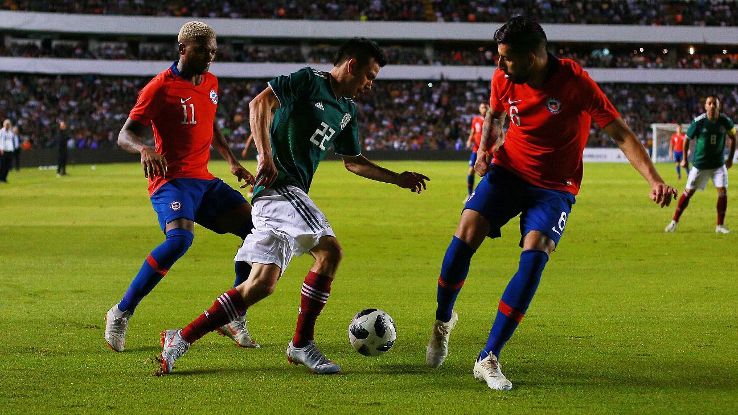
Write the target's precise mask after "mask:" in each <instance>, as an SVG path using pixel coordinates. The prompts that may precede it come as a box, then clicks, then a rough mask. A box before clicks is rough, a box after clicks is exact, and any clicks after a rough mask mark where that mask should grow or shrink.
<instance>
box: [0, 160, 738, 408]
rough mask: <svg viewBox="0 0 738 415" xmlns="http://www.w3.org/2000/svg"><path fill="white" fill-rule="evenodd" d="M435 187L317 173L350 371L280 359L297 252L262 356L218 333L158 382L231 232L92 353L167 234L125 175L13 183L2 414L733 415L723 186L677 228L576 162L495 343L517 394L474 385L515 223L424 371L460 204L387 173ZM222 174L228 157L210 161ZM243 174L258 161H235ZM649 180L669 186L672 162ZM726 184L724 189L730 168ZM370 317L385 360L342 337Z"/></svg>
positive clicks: (629, 185)
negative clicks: (719, 230) (362, 315)
mask: <svg viewBox="0 0 738 415" xmlns="http://www.w3.org/2000/svg"><path fill="white" fill-rule="evenodd" d="M382 164H384V165H386V166H387V167H389V168H392V169H395V170H402V169H410V170H417V171H420V172H423V173H425V174H427V175H428V176H430V177H431V178H432V181H431V182H430V186H429V189H428V191H427V192H425V193H423V194H421V195H416V194H412V193H410V192H407V191H403V190H400V189H398V188H396V187H393V186H389V185H385V184H381V183H375V182H370V181H367V180H364V179H361V178H359V177H356V176H354V175H352V174H350V173H348V172H347V171H345V170H344V169H343V167H342V165H341V164H340V163H338V162H324V163H323V165H322V166H321V169H320V171H319V173H318V175H317V177H316V180H315V182H314V187H313V189H312V190H311V196H312V197H313V199H314V200H315V202H316V203H317V204H318V206H320V207H321V208H322V209H323V211H324V212H325V213H326V215H327V217H328V218H329V220H330V221H331V223H332V225H333V227H334V229H335V231H336V233H337V235H338V238H339V241H340V242H341V244H342V246H343V248H344V252H345V257H344V261H343V263H342V265H341V267H340V269H339V272H338V275H337V278H336V281H335V283H334V284H333V293H332V295H331V298H330V301H329V302H328V304H327V307H326V308H325V310H324V312H323V314H322V315H321V318H320V319H319V320H318V326H317V330H316V332H317V341H318V344H319V345H320V346H321V347H322V349H323V351H324V352H325V353H326V354H327V355H328V356H329V357H330V358H332V359H334V360H335V361H337V362H338V363H340V364H341V365H342V367H343V373H342V374H340V375H337V376H317V375H313V374H310V373H308V372H307V371H306V370H305V369H304V367H294V366H290V365H288V363H287V361H286V359H285V355H284V350H285V348H286V345H287V342H288V341H289V339H290V336H291V335H292V331H293V328H294V324H295V319H296V313H297V307H298V304H299V292H300V284H301V283H302V279H303V276H304V274H305V273H306V271H307V269H308V267H309V265H310V258H309V257H301V258H298V259H296V260H295V261H293V263H292V264H291V265H290V267H289V268H288V270H287V272H286V274H285V275H284V277H283V278H282V280H281V281H280V283H279V285H278V288H277V291H276V292H275V294H274V295H272V296H271V297H270V298H268V299H266V300H265V301H263V302H261V303H259V304H257V305H256V306H254V307H253V308H252V309H251V310H250V314H249V316H250V325H251V331H252V334H253V335H254V336H255V337H256V338H257V340H258V341H259V342H260V343H261V344H262V346H263V348H262V349H260V350H244V349H238V348H236V347H235V346H234V345H233V344H232V343H230V342H229V341H228V340H227V339H225V338H223V337H220V336H218V335H215V334H210V335H208V336H206V337H205V338H203V339H202V340H201V341H200V342H198V343H197V344H195V345H194V346H193V347H192V348H191V349H190V351H189V352H188V353H187V355H186V356H184V357H183V358H182V359H181V360H180V361H178V362H177V367H176V368H175V372H174V373H173V374H172V375H171V376H167V377H154V376H152V373H153V372H154V369H155V364H154V363H153V361H152V357H153V356H155V355H156V354H158V353H159V351H160V348H159V332H160V331H161V330H163V329H167V328H176V327H181V326H183V325H184V324H186V323H187V322H189V321H190V320H191V319H193V318H194V317H196V316H197V315H198V314H199V313H200V312H202V311H203V310H204V309H205V308H207V307H208V306H209V305H210V304H211V302H212V301H213V300H214V299H215V297H216V296H217V295H219V294H220V293H222V292H223V291H225V290H226V289H228V288H229V287H230V285H231V284H232V281H233V271H232V270H233V264H232V258H233V254H234V252H235V250H236V248H237V247H238V246H239V243H240V241H238V240H237V238H236V237H233V236H231V235H216V234H213V233H210V232H209V231H207V230H204V229H202V228H197V229H196V231H195V241H194V245H193V246H192V248H191V249H190V251H189V252H188V253H187V254H186V255H185V257H183V258H182V259H181V260H180V261H179V262H178V263H177V264H176V265H175V266H174V267H173V269H172V271H170V273H169V274H168V275H167V276H166V278H165V280H164V281H163V282H162V283H161V284H160V285H159V286H158V287H157V288H156V289H155V290H154V291H153V293H152V294H151V295H150V296H149V297H147V298H146V299H145V300H144V301H143V302H142V303H141V305H140V307H139V308H138V310H137V312H136V316H135V317H134V318H133V319H132V320H131V324H130V327H129V335H128V339H127V350H126V351H125V352H124V353H114V352H112V351H110V350H108V349H107V348H106V347H105V346H104V344H105V343H104V340H103V315H104V313H105V312H106V311H107V309H108V308H109V307H110V306H111V305H112V304H114V303H115V302H117V301H118V300H119V299H120V297H121V295H122V294H123V292H124V291H125V289H126V287H127V285H128V283H129V281H130V280H131V278H132V277H133V275H135V273H136V271H137V269H138V267H139V266H140V264H141V262H142V261H143V258H144V257H145V256H146V255H147V254H148V252H149V251H150V250H151V249H152V248H153V247H154V246H156V245H157V244H159V243H160V241H161V238H162V236H161V234H160V232H159V230H158V226H157V223H156V219H155V215H154V213H153V211H152V209H151V206H150V204H149V201H148V197H147V194H146V191H145V187H146V186H145V182H144V179H143V177H142V175H141V174H140V168H139V166H138V165H136V164H119V165H98V166H96V168H95V169H93V168H91V167H92V166H89V165H79V166H70V168H69V173H70V175H69V176H67V177H64V178H60V179H57V178H56V177H54V173H53V172H52V171H50V170H37V169H24V170H22V171H21V172H20V173H15V172H11V174H10V177H9V180H10V184H9V185H3V186H2V187H0V212H1V213H2V214H1V215H0V221H2V226H1V227H0V264H1V265H0V403H1V406H0V413H65V414H66V413H105V412H109V413H117V414H125V413H135V414H143V413H164V412H168V413H206V414H212V413H255V414H261V413H290V414H292V413H323V414H325V413H331V414H332V413H352V414H364V413H382V414H395V413H423V414H429V413H465V414H473V413H509V414H528V413H563V414H570V413H581V414H593V413H638V414H641V413H660V414H663V413H738V358H737V357H736V353H737V352H738V284H737V282H736V281H738V280H737V279H736V276H737V275H738V273H737V272H738V271H737V270H738V258H737V257H736V247H738V243H737V242H738V215H737V214H736V212H738V203H737V202H738V200H737V199H736V196H735V194H736V193H735V191H734V190H731V191H730V192H729V209H728V217H727V221H726V222H727V225H728V227H731V226H732V227H733V229H734V233H732V234H729V235H716V234H715V233H714V226H715V191H714V189H712V188H708V190H707V191H706V192H699V193H698V194H697V195H696V196H695V198H694V199H693V200H692V203H691V205H690V207H689V209H688V210H687V212H686V214H685V215H684V217H683V220H682V223H681V224H680V228H679V230H678V232H677V233H675V234H664V232H663V228H664V226H665V225H666V224H667V223H668V222H669V220H670V219H671V215H672V213H673V207H668V208H665V209H659V208H658V207H656V206H655V205H653V204H652V203H651V202H650V201H649V199H648V197H647V195H648V190H649V189H648V187H647V186H646V184H645V182H644V181H643V180H642V179H641V178H640V177H639V176H638V175H637V173H636V172H635V171H634V170H633V169H632V168H630V167H629V166H627V165H619V164H588V165H586V166H585V180H584V184H583V190H582V192H581V193H580V195H579V197H578V201H577V203H576V205H575V206H574V209H573V212H572V215H571V217H570V219H569V223H568V224H567V228H566V233H565V235H564V238H563V239H562V242H561V244H560V246H559V248H558V250H557V252H556V253H554V254H553V256H552V260H551V261H550V262H549V264H548V266H547V268H546V271H545V272H544V274H543V280H542V283H541V286H540V288H539V291H538V294H537V296H536V298H535V300H534V301H533V304H532V305H531V308H530V309H529V311H528V315H527V316H526V318H525V320H524V321H523V323H522V324H521V326H520V328H519V330H518V331H517V333H516V335H515V336H514V337H513V339H512V340H511V341H510V343H509V344H508V345H507V347H506V348H505V350H503V352H502V356H501V362H502V365H503V370H504V373H505V374H506V375H507V376H508V378H509V379H510V380H511V381H512V382H513V385H514V388H513V390H512V391H510V392H506V393H504V392H493V391H490V390H488V389H487V388H486V387H485V385H483V384H481V383H478V382H477V381H475V380H474V378H473V377H472V374H471V371H472V366H473V359H474V358H475V356H476V354H477V353H478V352H479V350H480V348H481V347H482V345H483V344H484V342H485V340H486V336H487V332H488V330H489V327H490V323H491V319H492V317H493V315H494V311H495V308H496V304H497V301H498V299H499V296H500V295H501V293H502V290H503V289H504V287H505V285H506V284H507V281H508V280H509V278H510V277H511V275H512V274H513V273H514V271H515V269H516V268H517V261H518V254H519V248H518V247H517V241H518V231H517V226H518V224H517V220H513V221H512V222H511V223H510V224H508V226H507V227H505V228H504V229H503V237H502V238H501V239H498V240H494V241H493V240H488V241H486V242H485V243H484V244H483V245H482V247H481V248H480V249H479V251H478V252H477V254H476V256H475V257H474V260H473V262H472V267H471V271H470V275H469V278H468V279H467V283H466V285H465V286H464V289H463V291H462V292H461V295H460V297H459V301H458V303H457V306H456V309H457V311H458V312H459V315H460V320H459V324H458V326H457V328H456V330H455V331H454V333H453V335H452V337H451V353H450V355H449V357H448V360H447V361H446V363H445V364H444V365H443V367H442V368H440V369H438V370H431V369H428V368H426V367H425V365H424V358H425V345H426V343H427V340H428V335H429V332H430V327H431V324H432V321H433V318H434V317H433V316H434V314H433V312H434V309H435V289H436V279H437V277H438V272H439V269H440V264H441V259H442V257H443V253H444V251H445V248H446V246H447V244H448V242H449V240H450V237H451V234H452V233H453V231H454V229H455V226H456V224H457V222H458V217H459V213H460V209H461V207H462V199H463V197H464V195H465V191H466V189H465V174H466V173H465V170H466V167H465V165H464V163H463V162H419V161H417V162H386V163H382ZM211 167H212V170H213V172H214V173H215V174H217V175H219V176H220V177H223V178H225V179H226V180H227V181H228V182H229V183H230V184H232V185H233V184H234V179H232V178H230V177H228V176H229V175H228V174H227V170H226V165H225V163H223V162H221V161H216V162H213V163H212V166H211ZM248 167H253V163H249V164H248ZM659 169H660V170H661V171H662V174H663V175H664V176H665V177H666V178H667V179H668V181H669V182H670V183H673V184H676V185H677V187H678V188H679V190H680V191H681V190H682V187H683V186H684V179H682V181H681V182H678V181H677V180H676V178H675V173H674V171H673V167H672V165H671V164H664V165H660V166H659ZM730 174H731V180H732V181H733V182H736V183H738V181H737V180H736V179H738V177H736V173H735V169H732V170H731V171H730ZM367 307H379V308H383V309H385V310H386V311H387V312H389V313H390V314H391V315H392V317H393V318H394V319H395V321H396V323H397V330H398V340H397V342H396V344H395V346H394V348H393V349H392V350H390V351H389V352H388V353H387V354H386V355H384V356H381V357H379V358H367V357H364V356H361V355H359V354H358V353H356V352H354V351H353V349H351V347H350V346H349V344H348V340H347V326H348V324H349V321H350V320H351V317H352V316H353V315H354V313H356V312H357V311H359V310H361V309H363V308H367Z"/></svg>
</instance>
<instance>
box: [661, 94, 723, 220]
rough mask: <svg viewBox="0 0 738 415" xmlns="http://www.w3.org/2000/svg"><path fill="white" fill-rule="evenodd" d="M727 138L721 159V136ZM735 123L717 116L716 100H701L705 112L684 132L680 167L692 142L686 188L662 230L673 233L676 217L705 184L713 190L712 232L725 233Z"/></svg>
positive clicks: (684, 161)
mask: <svg viewBox="0 0 738 415" xmlns="http://www.w3.org/2000/svg"><path fill="white" fill-rule="evenodd" d="M726 136H727V137H728V141H729V142H730V144H729V151H728V158H727V159H726V158H725V137H726ZM735 139H736V133H735V124H733V121H731V119H730V118H728V117H727V116H725V115H724V114H721V113H720V99H718V97H716V96H715V95H710V96H708V97H707V99H705V113H704V114H702V115H700V116H699V117H697V118H695V119H694V121H692V124H690V125H689V129H688V130H687V140H685V141H684V159H683V160H682V167H685V168H686V167H688V163H689V162H688V161H687V155H688V154H689V147H690V143H692V142H694V151H693V157H692V164H693V167H694V168H693V169H692V170H690V171H689V177H688V178H687V186H686V188H685V189H684V193H682V196H681V197H680V198H679V203H678V204H677V208H676V211H675V212H674V217H673V219H672V220H671V222H669V224H668V225H667V226H666V229H664V231H666V232H674V231H676V228H677V224H678V223H679V218H680V217H681V216H682V213H684V209H686V208H687V206H688V205H689V199H690V198H691V197H692V195H694V192H695V191H696V190H697V189H700V190H704V188H705V186H706V185H707V182H708V181H709V180H710V179H711V178H712V183H713V184H714V185H715V187H716V188H717V192H718V200H717V226H716V227H715V232H717V233H729V232H730V231H729V230H728V228H726V227H725V225H724V222H725V211H726V210H727V208H728V190H727V189H728V169H729V168H730V167H731V166H732V165H733V157H734V155H735Z"/></svg>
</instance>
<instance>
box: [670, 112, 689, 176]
mask: <svg viewBox="0 0 738 415" xmlns="http://www.w3.org/2000/svg"><path fill="white" fill-rule="evenodd" d="M685 137H686V135H685V134H684V132H683V131H682V125H681V124H677V125H676V132H675V133H674V134H672V135H671V140H669V158H673V159H674V163H676V172H677V179H679V180H681V179H682V159H683V157H684V140H685ZM687 173H689V171H687Z"/></svg>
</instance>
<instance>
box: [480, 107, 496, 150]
mask: <svg viewBox="0 0 738 415" xmlns="http://www.w3.org/2000/svg"><path fill="white" fill-rule="evenodd" d="M493 122H494V120H493V116H492V111H487V114H486V115H485V116H484V124H483V125H482V138H481V140H480V141H479V148H481V149H484V150H487V149H488V148H489V145H490V144H491V142H490V135H491V134H492V132H493V131H494V125H493V124H492V123H493ZM492 142H494V141H492Z"/></svg>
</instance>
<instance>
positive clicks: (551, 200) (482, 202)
mask: <svg viewBox="0 0 738 415" xmlns="http://www.w3.org/2000/svg"><path fill="white" fill-rule="evenodd" d="M575 202H576V199H575V197H574V195H573V194H571V193H568V192H562V191H558V190H549V189H544V188H541V187H537V186H533V185H531V184H529V183H527V182H525V181H523V180H522V179H520V178H518V177H517V176H515V175H514V174H512V173H511V172H509V171H508V170H505V169H504V168H502V167H499V166H495V165H492V166H491V168H490V171H489V172H487V174H486V175H485V176H484V177H483V178H482V180H480V181H479V185H477V188H476V189H475V190H474V193H472V195H471V197H470V198H469V200H468V201H467V202H466V205H465V206H464V209H471V210H475V211H477V212H479V213H480V214H481V215H482V216H484V217H485V218H486V219H487V220H488V221H489V223H490V226H491V227H490V231H489V235H488V236H489V237H490V238H498V237H500V236H501V235H502V233H501V231H500V228H502V227H503V226H504V225H505V224H506V223H507V222H509V221H510V219H512V218H514V217H515V216H517V215H518V214H520V235H521V239H520V241H521V246H522V241H523V238H524V237H525V235H527V234H528V232H530V231H539V232H542V233H543V234H545V235H546V236H548V237H549V238H551V240H553V241H554V243H555V244H556V245H558V243H559V240H560V239H561V236H562V235H563V234H564V228H565V227H566V221H567V220H568V218H569V214H570V213H571V207H572V206H573V205H574V203H575Z"/></svg>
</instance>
